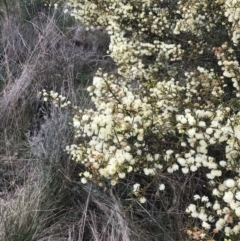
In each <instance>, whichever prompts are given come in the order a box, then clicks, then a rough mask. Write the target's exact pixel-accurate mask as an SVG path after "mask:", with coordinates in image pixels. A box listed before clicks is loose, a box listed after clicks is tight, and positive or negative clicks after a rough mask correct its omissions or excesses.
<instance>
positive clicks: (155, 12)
mask: <svg viewBox="0 0 240 241" xmlns="http://www.w3.org/2000/svg"><path fill="white" fill-rule="evenodd" d="M68 2H69V5H68V6H69V7H68V8H69V11H71V13H72V15H73V16H74V17H75V18H76V19H79V20H80V21H82V22H84V23H85V25H86V27H87V28H92V29H94V28H98V27H100V26H101V27H104V28H106V30H107V31H108V33H109V35H110V39H111V42H110V46H109V54H110V56H111V57H112V58H113V59H114V61H115V62H116V64H117V66H118V69H117V72H116V73H111V74H110V73H104V72H103V71H102V70H101V69H99V71H98V72H97V73H96V75H95V77H94V79H93V83H92V86H89V87H88V91H89V93H90V96H91V100H92V102H93V103H94V104H95V109H94V110H93V109H88V110H82V109H81V108H75V110H74V111H75V116H74V118H73V126H74V129H75V138H76V139H77V140H79V142H78V144H72V145H69V146H67V148H66V150H67V151H68V153H69V154H71V155H72V158H73V159H74V160H76V161H77V162H80V163H82V164H83V165H84V166H85V167H86V168H87V169H86V171H85V172H83V173H81V174H80V176H81V182H82V183H86V182H88V181H89V180H91V181H94V182H96V183H98V184H99V185H101V186H102V185H104V183H105V181H106V180H109V181H110V183H111V185H116V184H117V183H118V182H119V180H121V179H127V178H128V177H129V176H131V175H134V173H137V174H142V175H144V176H148V177H150V180H152V181H151V183H154V180H155V177H157V176H160V175H161V173H163V172H168V173H173V172H176V171H181V172H182V173H184V174H187V173H189V172H191V173H194V172H196V171H197V170H198V169H200V168H202V169H204V170H205V178H206V179H207V180H208V181H209V187H208V189H209V190H210V193H211V196H209V197H208V196H206V195H204V196H200V195H198V194H196V195H195V196H194V197H193V201H195V204H193V203H192V204H189V206H188V208H187V210H186V212H187V213H188V214H189V215H190V216H191V217H192V218H197V219H198V220H199V221H200V224H201V227H198V228H196V227H195V228H193V229H191V228H189V229H188V230H187V233H188V234H189V238H190V239H193V240H208V241H210V240H217V239H218V237H223V238H225V240H238V236H239V232H240V218H239V217H240V165H239V161H238V160H239V155H240V152H239V151H240V105H239V101H240V94H239V83H240V77H239V76H240V67H239V55H238V48H239V39H240V21H239V18H240V3H239V1H236V0H226V1H222V0H216V1H209V0H204V1H201V2H199V1H193V0H190V1H179V2H178V3H177V2H175V1H172V3H171V1H170V2H167V1H164V0H161V1H155V0H148V1H146V0H138V1H135V0H128V1H125V0H111V1H109V0H102V1H100V2H99V1H96V0H89V1H80V0H79V1H77V0H69V1H68ZM215 32H216V34H218V36H215V35H214V34H215ZM209 56H210V57H209ZM50 95H51V97H54V95H57V94H54V93H52V94H50ZM47 96H49V94H47V93H46V94H45V98H47ZM60 99H61V98H60ZM62 105H63V106H64V105H66V104H64V103H62ZM214 150H215V151H214ZM216 150H217V152H216ZM154 184H156V182H155V183H154ZM157 185H159V190H161V191H163V190H164V189H165V185H164V184H163V183H158V184H157ZM144 190H145V189H144V187H141V185H140V184H139V183H135V184H134V185H133V187H132V193H133V195H135V196H136V197H137V198H138V200H139V201H140V202H141V203H144V202H146V198H145V197H144ZM218 235H220V236H218Z"/></svg>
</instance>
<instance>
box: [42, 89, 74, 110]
mask: <svg viewBox="0 0 240 241" xmlns="http://www.w3.org/2000/svg"><path fill="white" fill-rule="evenodd" d="M38 96H39V97H40V98H43V101H45V102H47V101H49V100H51V101H52V102H53V104H54V105H55V106H56V107H66V106H69V105H71V102H70V101H67V100H66V97H65V96H62V95H59V94H58V93H57V92H54V91H52V90H51V91H50V92H47V91H46V90H45V89H44V90H42V91H40V92H39V93H38Z"/></svg>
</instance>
